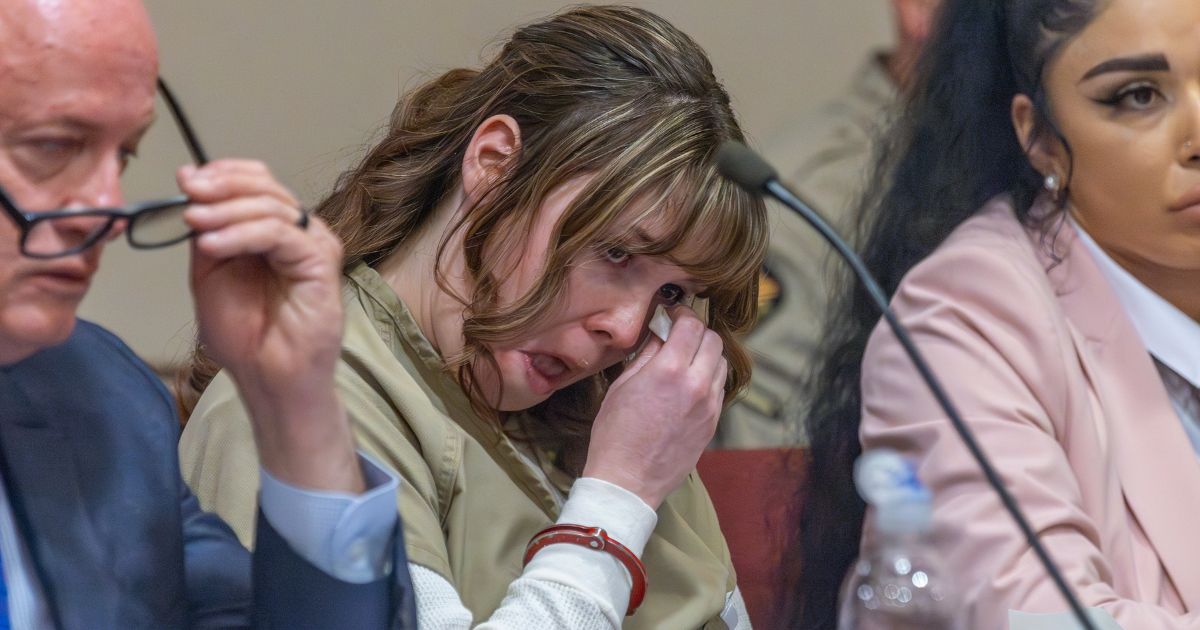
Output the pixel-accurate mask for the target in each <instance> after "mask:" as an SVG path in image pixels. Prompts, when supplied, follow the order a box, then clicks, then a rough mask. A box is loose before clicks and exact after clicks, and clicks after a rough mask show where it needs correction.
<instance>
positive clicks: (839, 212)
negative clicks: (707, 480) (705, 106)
mask: <svg viewBox="0 0 1200 630" xmlns="http://www.w3.org/2000/svg"><path fill="white" fill-rule="evenodd" d="M895 94H896V89H895V87H894V86H893V84H892V81H891V78H890V76H889V75H888V73H887V69H886V67H885V66H884V63H883V59H882V57H880V56H878V55H877V56H873V57H872V58H871V60H870V61H869V62H868V63H867V64H865V65H864V66H863V67H862V69H861V70H860V71H859V73H858V75H857V77H856V78H855V80H854V82H853V83H852V84H851V86H850V90H849V91H848V92H847V93H845V94H844V95H842V96H841V97H839V98H838V99H837V100H835V101H832V102H830V103H828V104H827V105H825V106H824V107H822V108H821V109H819V110H817V111H816V112H814V114H813V115H812V116H810V117H809V118H807V119H805V120H802V121H799V122H795V123H791V124H789V127H788V128H787V129H786V130H785V131H784V132H783V133H781V134H779V135H778V136H777V139H776V140H775V141H774V142H772V143H768V145H767V147H766V151H765V153H766V155H767V157H768V159H770V160H771V162H772V163H773V164H774V165H775V167H776V168H777V170H778V171H779V172H780V173H782V174H783V175H784V177H785V178H786V180H787V183H788V184H789V185H790V186H791V187H792V188H793V189H794V190H795V191H796V192H797V193H799V195H800V198H801V199H804V200H805V201H807V202H808V203H809V204H810V205H812V207H813V208H815V209H816V210H817V211H818V212H820V213H821V214H822V215H824V216H825V217H826V218H827V219H829V220H830V221H831V222H832V223H833V225H834V227H835V228H837V229H838V230H839V231H840V232H841V233H842V234H843V235H848V234H849V233H851V232H852V230H853V229H854V228H855V226H854V225H851V223H852V221H851V219H850V215H851V213H852V211H853V210H854V206H855V204H856V203H857V200H858V196H859V194H860V193H861V192H862V191H863V189H864V186H865V184H866V183H867V179H868V178H869V177H870V176H871V170H872V168H873V166H874V165H873V155H872V147H873V144H874V142H873V140H874V138H875V135H876V133H877V132H878V130H879V129H880V127H881V125H883V124H884V123H885V122H886V120H887V116H888V110H889V108H890V107H891V105H892V104H893V102H894V101H895V98H896V96H895ZM768 212H769V213H770V217H771V243H770V246H769V248H768V251H767V259H766V263H765V270H764V272H763V274H762V276H761V277H760V290H759V298H760V299H759V319H758V323H757V324H755V327H754V329H753V330H751V331H750V333H749V334H748V336H747V337H746V339H745V343H746V346H747V348H748V350H749V351H750V353H751V356H752V357H753V359H754V374H753V376H752V377H751V381H750V387H749V388H748V389H747V391H746V392H745V393H744V394H743V395H742V396H741V397H740V398H739V399H738V400H737V401H735V402H734V403H733V404H732V405H730V407H729V408H728V409H726V410H725V413H724V414H723V415H722V417H721V423H720V426H719V427H718V429H717V436H716V438H715V440H714V442H713V445H714V446H716V447H719V448H767V447H776V446H798V445H803V444H804V443H805V442H806V439H805V438H804V436H803V435H802V434H801V431H800V427H799V418H800V417H801V416H802V414H803V409H804V406H805V405H804V401H803V400H800V399H799V397H798V394H799V393H800V391H799V386H800V383H801V382H802V380H803V379H804V378H805V377H806V376H807V375H808V370H809V369H810V367H811V361H812V357H813V354H814V352H815V351H816V349H817V345H818V343H819V342H820V335H821V330H822V326H823V320H824V318H825V310H826V305H827V303H828V302H829V298H830V295H831V291H830V290H831V289H832V288H833V287H831V286H830V285H831V284H832V279H834V278H836V277H837V276H836V275H834V273H833V272H835V271H836V270H837V269H840V265H842V264H843V263H842V262H841V261H840V260H837V261H835V260H832V257H831V256H830V254H831V253H832V251H833V250H832V248H830V247H829V246H828V245H826V244H825V241H824V240H823V239H822V238H821V237H820V235H818V234H817V233H816V231H815V230H813V229H812V228H811V227H810V226H809V225H808V223H806V222H805V221H804V219H801V218H800V217H799V216H798V215H796V214H795V213H793V212H792V211H791V210H789V209H787V208H785V207H783V206H781V205H779V204H775V203H771V204H768ZM833 265H838V267H835V266H833Z"/></svg>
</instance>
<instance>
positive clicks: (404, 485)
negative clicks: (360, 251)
mask: <svg viewBox="0 0 1200 630" xmlns="http://www.w3.org/2000/svg"><path fill="white" fill-rule="evenodd" d="M344 298H345V303H346V331H345V337H344V341H343V349H342V360H341V362H340V364H339V365H338V369H337V386H338V389H339V394H340V395H341V398H342V401H343V403H344V404H345V405H346V409H347V411H348V413H349V414H350V417H351V419H352V422H353V425H354V432H355V436H356V438H357V440H358V445H359V447H360V448H362V449H363V450H365V451H366V452H368V453H370V454H371V455H373V456H375V457H376V458H378V459H379V460H380V461H382V462H383V463H384V464H386V465H388V466H390V467H392V468H394V469H395V470H396V471H398V472H399V473H400V476H401V477H402V478H403V480H402V481H401V483H400V490H399V492H400V497H399V505H400V516H401V519H402V520H403V523H404V537H405V544H406V548H407V551H408V558H409V561H410V562H412V563H414V564H418V565H421V566H423V567H426V568H428V569H430V570H432V571H435V572H436V573H438V574H439V575H441V576H442V577H444V578H445V579H446V580H447V581H448V582H450V583H451V584H452V585H454V587H455V588H456V589H457V591H458V593H459V596H460V597H461V599H462V602H463V605H465V606H466V607H467V608H468V609H469V610H470V611H471V613H472V614H473V615H474V617H475V619H476V620H477V621H481V620H484V619H487V618H488V617H489V616H490V615H491V614H492V612H493V611H494V610H495V609H496V608H497V607H499V605H500V602H501V600H502V599H503V598H504V595H505V592H506V590H507V589H508V585H509V583H510V582H512V581H513V580H515V579H516V578H517V577H518V576H519V575H520V574H521V571H522V564H521V560H522V555H523V553H524V551H525V545H526V543H528V542H529V539H530V538H531V537H532V536H533V534H535V533H536V532H538V531H539V530H541V529H542V528H544V527H547V526H549V525H551V524H552V523H554V521H555V519H556V518H557V515H558V513H559V509H560V503H559V498H558V497H559V492H560V491H562V490H565V489H566V488H565V487H559V488H557V489H556V488H555V487H552V486H551V485H550V484H551V483H552V482H550V481H549V479H550V478H553V477H562V475H561V474H560V475H549V474H547V473H546V471H543V470H541V469H539V468H537V467H536V466H535V465H533V464H531V463H530V460H529V459H528V458H526V457H523V456H522V454H521V452H520V451H518V449H517V448H516V446H515V445H514V443H513V442H512V441H511V440H509V439H508V437H506V435H505V434H504V433H503V432H502V431H501V430H500V429H499V427H497V426H496V424H495V423H494V422H489V421H485V420H483V419H481V418H479V416H478V415H476V414H475V413H474V412H472V410H471V407H470V404H469V402H468V399H467V397H466V395H465V394H464V393H463V391H462V389H461V388H460V387H459V386H458V385H457V384H456V382H455V381H454V380H453V379H452V378H450V376H449V375H448V374H447V372H446V370H445V369H444V365H443V362H442V360H441V357H440V356H438V354H437V352H436V351H435V350H434V349H433V347H432V346H431V345H430V344H429V342H428V341H427V340H426V339H425V337H424V336H423V335H422V334H421V331H420V330H419V329H418V327H417V324H416V322H415V321H414V320H413V318H412V316H411V315H410V313H409V311H408V309H407V308H406V307H405V306H404V305H403V304H402V303H401V302H400V300H399V298H398V297H397V296H396V294H395V293H394V292H393V291H392V289H391V288H390V287H389V286H388V285H387V284H386V283H385V282H384V281H383V279H382V278H380V277H379V275H378V274H377V273H376V272H375V271H374V270H373V269H371V268H369V267H367V266H366V265H359V266H358V267H356V268H355V269H353V270H352V271H351V272H350V273H349V274H348V282H347V284H346V286H345V289H344ZM179 449H180V461H181V466H182V468H183V472H184V477H185V478H186V479H187V481H188V483H189V484H190V485H191V486H192V488H193V490H194V491H195V493H196V496H198V497H199V498H200V502H201V504H202V505H203V506H204V507H205V509H208V510H213V511H215V512H216V513H218V514H220V515H221V516H222V517H223V518H224V519H225V520H226V522H228V523H229V524H230V526H232V527H233V528H234V529H235V530H236V531H237V533H238V536H239V537H240V538H241V540H242V542H243V543H246V544H249V543H250V542H251V541H252V540H253V523H254V515H255V510H256V507H255V495H256V493H257V490H258V461H257V455H256V451H255V448H254V443H253V438H252V435H251V428H250V423H249V420H248V418H247V416H246V412H245V411H244V409H243V406H242V404H241V402H240V401H239V400H238V398H237V394H236V391H235V389H234V386H233V383H232V381H230V380H229V379H228V377H226V376H224V375H221V376H218V378H217V379H216V380H214V381H213V383H212V384H211V385H210V386H209V388H208V390H207V391H206V392H205V393H204V396H203V397H202V398H201V400H200V402H199V405H198V406H197V407H196V410H195V412H194V413H193V414H192V418H191V420H190V421H189V422H188V425H187V428H186V430H185V431H184V435H183V438H182V440H181V442H180V447H179ZM569 481H570V480H566V483H567V484H569ZM642 560H643V561H644V562H645V564H646V569H647V572H648V577H649V580H648V582H649V584H648V586H649V588H648V592H647V595H646V600H645V602H644V604H643V605H642V607H641V608H640V609H639V610H638V612H637V614H636V615H634V616H633V617H630V618H627V620H626V622H625V625H624V627H626V628H700V627H703V628H710V627H711V628H724V627H725V624H724V623H723V622H722V621H721V620H720V618H719V615H720V613H721V610H722V609H723V608H724V607H725V598H726V594H727V593H730V592H732V591H733V590H734V587H735V577H734V572H733V568H732V564H731V563H730V559H729V551H728V549H727V548H726V545H725V539H724V537H723V536H722V534H721V530H720V527H719V525H718V523H717V516H716V513H715V512H714V511H713V507H712V504H711V503H710V501H709V498H708V494H707V493H706V492H705V490H704V486H703V485H702V484H701V483H700V480H699V478H698V477H697V476H696V474H695V473H693V474H692V475H690V476H689V477H688V479H687V480H686V481H685V482H684V484H683V486H681V487H680V488H679V489H678V490H676V491H675V492H674V493H673V494H671V496H669V497H668V498H667V500H666V501H665V502H664V503H663V505H662V506H661V507H660V508H659V509H658V525H657V526H656V528H655V530H654V533H653V535H652V536H651V537H650V540H649V542H648V543H647V544H646V548H645V552H644V553H643V556H642Z"/></svg>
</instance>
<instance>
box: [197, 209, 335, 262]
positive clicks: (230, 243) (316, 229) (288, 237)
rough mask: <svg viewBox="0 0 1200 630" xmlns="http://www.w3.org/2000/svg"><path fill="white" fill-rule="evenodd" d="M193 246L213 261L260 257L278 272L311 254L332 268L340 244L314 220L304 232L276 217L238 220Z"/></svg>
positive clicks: (198, 239) (202, 235)
mask: <svg viewBox="0 0 1200 630" xmlns="http://www.w3.org/2000/svg"><path fill="white" fill-rule="evenodd" d="M314 243H315V246H314ZM196 247H197V249H198V250H199V251H200V253H201V254H203V255H205V256H208V257H210V258H215V259H228V258H234V257H237V256H254V255H261V256H264V257H266V259H267V261H268V263H269V264H270V265H271V267H273V268H275V269H281V270H282V269H287V268H291V267H295V266H296V265H299V264H302V263H305V262H308V261H311V260H313V255H314V253H317V254H319V258H322V259H328V260H329V261H331V262H333V263H334V264H333V266H334V268H336V267H337V263H338V262H340V257H341V245H340V243H339V242H338V241H337V239H336V237H334V236H333V235H332V234H330V232H329V230H328V228H326V227H325V226H324V224H323V223H321V222H320V221H319V220H317V219H315V218H314V219H312V222H311V223H310V225H309V230H307V231H305V230H301V229H300V228H299V227H297V226H295V225H294V224H292V223H290V222H288V223H284V222H281V221H280V220H279V219H276V218H262V219H252V220H249V221H241V222H237V223H233V224H230V225H227V226H226V227H223V228H221V229H217V230H212V231H209V232H205V233H203V234H201V235H200V236H199V237H197V238H196Z"/></svg>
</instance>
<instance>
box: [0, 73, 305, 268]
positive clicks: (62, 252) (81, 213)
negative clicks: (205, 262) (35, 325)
mask: <svg viewBox="0 0 1200 630" xmlns="http://www.w3.org/2000/svg"><path fill="white" fill-rule="evenodd" d="M158 91H159V93H160V94H162V97H163V101H165V102H166V104H167V109H168V110H170V112H171V117H172V118H173V119H174V120H175V126H176V127H177V128H178V129H179V133H180V135H182V136H183V140H184V143H185V144H187V148H188V152H190V153H191V155H192V159H193V160H194V161H195V163H196V165H197V166H203V165H204V164H206V163H208V157H207V155H206V154H205V152H204V149H203V148H202V147H201V146H200V142H199V140H197V139H196V134H195V132H194V131H193V130H192V125H191V124H190V123H189V122H188V119H187V117H186V116H185V115H184V113H183V108H182V107H180V105H179V102H178V101H177V100H176V99H175V95H174V94H173V93H172V92H171V90H170V88H168V87H167V84H166V83H165V82H164V81H163V80H162V78H161V77H160V78H159V79H158ZM190 203H191V201H190V200H189V199H188V198H187V196H186V195H176V196H174V197H169V198H167V199H157V200H152V201H143V202H140V203H135V204H132V205H127V206H124V207H120V208H76V209H62V210H48V211H44V212H29V211H26V210H23V209H21V208H20V207H18V206H17V204H16V201H14V200H13V199H12V197H10V196H9V195H8V193H7V192H6V191H4V189H3V188H0V206H3V208H4V210H5V212H7V214H8V215H9V216H10V217H12V220H13V222H14V223H16V224H17V227H18V228H20V230H21V253H22V254H24V255H25V256H28V257H30V258H58V257H61V256H70V255H72V254H77V253H79V252H81V251H83V250H85V249H87V248H89V247H91V246H93V245H95V244H96V243H98V242H100V241H101V240H102V239H103V238H104V237H105V235H107V234H108V233H109V232H110V231H111V230H112V229H113V226H114V225H115V224H116V223H117V221H120V220H125V221H127V222H128V224H127V226H126V228H125V237H126V239H128V240H129V245H130V246H131V247H136V248H138V249H154V248H158V247H167V246H169V245H174V244H175V243H179V242H182V241H185V240H187V239H189V238H191V237H192V236H194V232H193V231H192V228H191V227H190V226H189V225H188V224H187V222H186V221H184V219H183V212H184V210H186V209H187V207H188V205H189V204H190ZM89 218H91V219H93V220H94V219H96V218H99V219H102V220H100V221H94V222H95V225H94V226H90V225H88V223H86V222H84V221H81V219H89ZM307 224H308V214H307V213H305V212H304V211H303V210H301V213H300V221H299V225H300V227H302V228H303V227H306V226H307Z"/></svg>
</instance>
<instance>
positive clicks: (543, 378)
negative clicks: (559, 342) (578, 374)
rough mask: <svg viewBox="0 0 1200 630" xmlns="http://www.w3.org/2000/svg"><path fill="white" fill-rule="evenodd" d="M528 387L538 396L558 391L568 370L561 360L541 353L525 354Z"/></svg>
mask: <svg viewBox="0 0 1200 630" xmlns="http://www.w3.org/2000/svg"><path fill="white" fill-rule="evenodd" d="M525 358H526V362H527V364H528V369H527V370H526V372H527V373H528V376H529V386H530V389H532V390H533V391H534V392H536V393H537V394H538V395H542V396H544V395H547V394H550V393H553V392H554V390H556V389H558V388H559V387H560V385H561V383H562V382H563V381H564V380H565V378H566V376H567V374H568V373H569V372H570V369H569V368H568V367H567V364H566V363H563V361H562V359H559V358H558V357H555V356H551V355H548V354H541V353H536V352H534V353H526V354H525Z"/></svg>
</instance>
